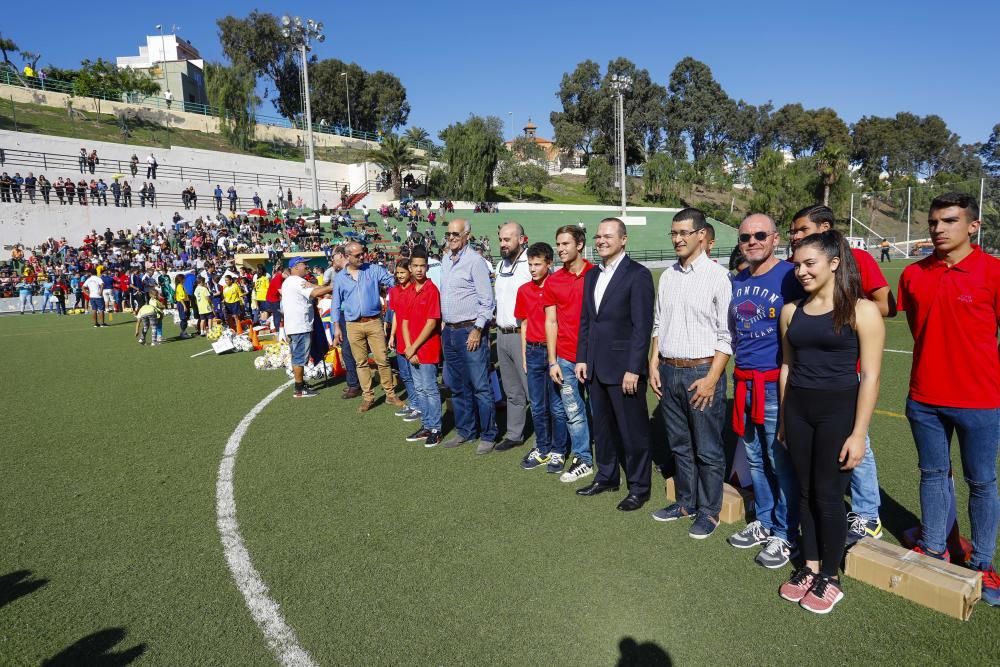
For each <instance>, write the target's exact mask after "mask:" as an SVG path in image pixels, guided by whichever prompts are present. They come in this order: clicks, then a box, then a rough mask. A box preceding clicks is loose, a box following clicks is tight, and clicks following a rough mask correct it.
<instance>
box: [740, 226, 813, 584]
mask: <svg viewBox="0 0 1000 667" xmlns="http://www.w3.org/2000/svg"><path fill="white" fill-rule="evenodd" d="M738 238H739V248H738V249H739V251H740V252H741V253H742V255H743V258H744V260H745V261H746V262H747V263H748V264H749V266H748V268H746V269H744V270H742V271H740V272H739V273H738V274H737V275H736V276H735V277H734V278H733V299H732V303H731V306H730V309H729V321H730V327H731V329H732V332H733V355H734V357H735V362H736V370H735V373H734V375H733V394H734V397H733V415H732V427H733V431H734V432H735V433H736V435H737V436H738V437H739V439H740V444H742V445H743V447H744V449H745V450H746V457H747V464H748V465H749V467H750V483H751V485H752V486H753V499H754V513H755V515H756V517H755V520H754V521H752V522H750V524H748V525H747V527H746V528H744V529H743V530H741V531H739V532H738V533H735V534H734V535H731V536H730V537H729V540H728V541H729V544H730V545H732V546H734V547H736V548H737V549H751V548H753V547H756V546H760V545H763V547H764V548H763V549H761V551H760V553H758V554H757V557H756V558H755V560H756V562H757V564H758V565H762V566H764V567H767V568H770V569H776V568H779V567H782V566H783V565H785V564H786V563H788V560H789V558H790V557H791V555H792V552H793V550H794V545H795V544H796V542H797V541H798V525H799V520H798V508H799V497H798V493H799V491H798V484H797V483H796V478H795V469H794V468H793V467H792V461H791V459H790V458H789V456H788V450H787V449H786V448H785V446H784V445H783V444H782V443H780V442H778V440H777V434H778V423H779V421H778V408H779V401H778V379H779V378H778V376H779V374H780V367H781V337H780V335H779V330H778V317H779V315H780V314H781V308H782V306H784V305H785V303H786V302H791V301H794V300H797V299H800V298H802V297H803V296H805V295H804V293H803V291H802V287H801V285H800V284H799V282H798V281H797V280H796V279H795V274H794V271H793V269H794V267H793V265H792V264H791V262H783V261H781V260H780V259H778V257H777V256H775V254H774V253H775V249H776V248H777V247H778V243H779V242H780V240H781V238H780V234H779V233H778V226H777V224H775V222H774V219H772V218H771V217H769V216H767V215H763V214H760V213H753V214H750V215H748V216H747V217H746V218H744V220H743V222H741V223H740V231H739V237H738Z"/></svg>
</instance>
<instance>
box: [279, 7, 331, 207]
mask: <svg viewBox="0 0 1000 667" xmlns="http://www.w3.org/2000/svg"><path fill="white" fill-rule="evenodd" d="M281 26H282V28H281V34H282V35H283V36H284V37H285V38H287V39H291V40H292V42H293V43H294V44H295V46H296V47H298V49H299V54H300V55H301V57H302V79H303V83H302V87H303V88H304V89H305V90H304V91H303V92H304V94H305V98H306V99H305V102H306V119H305V120H306V143H307V145H308V151H309V154H308V155H307V159H308V163H309V171H310V172H311V174H310V176H311V179H310V180H311V181H312V208H313V211H316V210H319V181H318V180H317V178H316V143H315V139H314V137H313V123H312V106H311V97H310V94H309V60H308V56H307V52H308V51H309V42H310V40H312V39H315V40H316V41H317V42H322V41H323V40H324V39H325V37H324V35H323V23H322V22H316V21H313V20H312V19H306V20H305V21H303V20H302V18H301V17H299V16H295V17H290V16H287V15H286V16H282V17H281Z"/></svg>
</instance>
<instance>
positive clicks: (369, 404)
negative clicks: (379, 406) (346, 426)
mask: <svg viewBox="0 0 1000 667" xmlns="http://www.w3.org/2000/svg"><path fill="white" fill-rule="evenodd" d="M374 407H375V401H362V402H361V405H359V406H358V412H362V413H364V412H368V411H369V410H371V409H372V408H374Z"/></svg>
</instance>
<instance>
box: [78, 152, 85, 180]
mask: <svg viewBox="0 0 1000 667" xmlns="http://www.w3.org/2000/svg"><path fill="white" fill-rule="evenodd" d="M77 161H78V162H79V163H80V173H81V174H86V173H87V149H86V148H81V149H80V155H79V156H78V157H77Z"/></svg>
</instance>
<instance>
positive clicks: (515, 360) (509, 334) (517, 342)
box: [495, 222, 531, 452]
mask: <svg viewBox="0 0 1000 667" xmlns="http://www.w3.org/2000/svg"><path fill="white" fill-rule="evenodd" d="M497 237H499V239H500V258H501V259H500V262H499V263H498V264H497V268H496V285H495V288H496V302H497V316H496V323H497V361H498V362H499V364H500V379H501V381H502V382H503V390H504V393H505V394H506V395H507V434H506V435H505V436H504V439H503V440H502V441H501V442H500V444H499V445H497V446H496V450H497V451H498V452H502V451H506V450H508V449H511V448H513V447H517V446H518V445H520V444H522V443H523V442H524V427H525V422H526V418H527V416H528V410H527V407H528V377H527V374H526V373H525V370H524V369H525V366H524V355H523V354H522V352H521V327H520V325H519V324H518V321H517V318H516V317H514V304H515V302H516V301H517V291H518V289H520V288H521V286H522V285H524V284H526V283H529V282H531V274H530V273H529V272H528V258H527V253H526V251H525V248H526V247H527V243H526V241H527V238H526V237H525V235H524V227H522V226H521V225H520V224H519V223H517V222H507V223H505V224H503V225H501V226H500V229H499V230H497Z"/></svg>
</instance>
